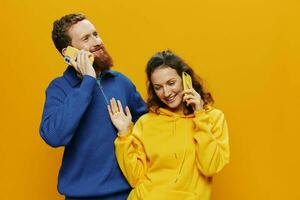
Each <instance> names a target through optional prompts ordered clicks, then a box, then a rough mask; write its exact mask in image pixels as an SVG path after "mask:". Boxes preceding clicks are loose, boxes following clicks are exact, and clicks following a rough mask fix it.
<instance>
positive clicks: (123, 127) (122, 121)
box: [107, 98, 132, 133]
mask: <svg viewBox="0 0 300 200" xmlns="http://www.w3.org/2000/svg"><path fill="white" fill-rule="evenodd" d="M107 108H108V112H109V116H110V119H111V121H112V123H113V124H114V126H115V127H116V128H117V129H118V131H119V133H125V132H127V131H128V130H129V127H130V124H131V119H132V117H131V114H130V110H129V108H128V107H127V106H126V109H125V112H126V114H125V113H124V111H123V107H122V104H121V101H120V100H117V101H116V100H115V98H112V99H111V100H110V105H108V106H107Z"/></svg>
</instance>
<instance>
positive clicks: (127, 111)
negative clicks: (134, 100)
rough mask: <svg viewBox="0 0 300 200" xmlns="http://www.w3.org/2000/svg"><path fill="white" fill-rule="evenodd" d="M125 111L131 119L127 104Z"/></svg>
mask: <svg viewBox="0 0 300 200" xmlns="http://www.w3.org/2000/svg"><path fill="white" fill-rule="evenodd" d="M125 111H126V116H127V117H130V119H131V118H132V116H131V113H130V110H129V108H128V106H126V108H125Z"/></svg>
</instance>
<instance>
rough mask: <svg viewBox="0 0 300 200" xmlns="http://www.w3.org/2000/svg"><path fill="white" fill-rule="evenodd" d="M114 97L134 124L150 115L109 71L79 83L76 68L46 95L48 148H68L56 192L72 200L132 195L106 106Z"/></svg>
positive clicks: (130, 87)
mask: <svg viewBox="0 0 300 200" xmlns="http://www.w3.org/2000/svg"><path fill="white" fill-rule="evenodd" d="M112 97H115V99H119V100H120V101H121V102H122V105H123V106H124V107H125V106H126V105H127V106H128V107H129V109H130V111H131V114H132V116H133V121H136V120H137V119H138V118H139V117H140V116H141V115H143V114H144V113H146V112H147V108H146V105H145V103H144V101H143V100H142V98H141V96H140V95H139V93H138V92H137V91H136V88H135V86H134V85H133V84H132V82H131V81H130V80H129V79H128V78H127V77H125V76H124V75H122V74H121V73H118V72H116V71H111V70H107V71H104V72H102V73H101V76H100V78H99V80H98V84H97V80H96V79H95V78H93V77H91V76H88V75H85V76H83V78H79V77H78V76H77V75H76V71H75V70H74V68H73V67H70V66H69V67H68V68H67V70H66V71H65V73H64V75H63V76H62V77H59V78H56V79H54V80H53V81H52V82H51V83H50V85H49V86H48V88H47V90H46V102H45V106H44V111H43V116H42V121H41V125H40V134H41V136H42V138H43V139H44V140H45V141H46V143H48V144H49V145H50V146H53V147H59V146H65V151H64V155H63V160H62V166H61V169H60V172H59V176H58V190H59V192H60V193H61V194H63V195H66V196H69V197H79V198H80V197H81V198H84V197H110V198H109V199H116V200H119V199H124V197H120V196H118V195H120V193H123V194H124V192H125V193H126V192H129V191H130V186H129V185H128V183H127V182H126V180H125V178H124V176H123V174H122V172H121V171H120V168H119V166H118V164H117V161H116V158H115V150H114V140H115V138H116V136H117V131H116V129H115V127H114V126H113V124H112V123H111V120H110V117H109V114H108V111H107V105H108V103H109V100H110V99H111V98H112Z"/></svg>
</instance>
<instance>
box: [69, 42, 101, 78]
mask: <svg viewBox="0 0 300 200" xmlns="http://www.w3.org/2000/svg"><path fill="white" fill-rule="evenodd" d="M64 60H65V62H66V63H68V64H69V65H72V66H73V67H74V68H75V69H76V71H77V72H78V73H79V74H80V75H82V76H84V75H89V76H92V77H94V78H96V72H95V69H94V67H93V61H94V56H93V54H92V53H90V52H88V51H86V50H78V49H76V48H74V47H70V46H68V47H67V49H66V52H65V56H64Z"/></svg>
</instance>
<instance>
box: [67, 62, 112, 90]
mask: <svg viewBox="0 0 300 200" xmlns="http://www.w3.org/2000/svg"><path fill="white" fill-rule="evenodd" d="M106 76H111V77H114V76H116V72H114V71H112V70H105V71H103V72H101V74H100V78H102V77H106ZM64 77H65V78H66V79H67V81H68V82H69V83H70V85H71V86H72V87H75V86H76V85H77V84H79V83H80V82H81V80H82V79H81V78H80V77H78V76H77V74H76V70H75V69H74V67H72V66H70V65H69V66H68V67H67V69H66V70H65V72H64Z"/></svg>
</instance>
